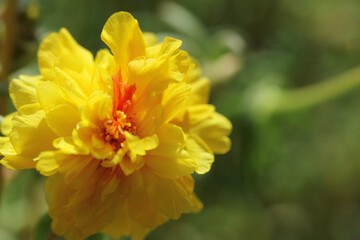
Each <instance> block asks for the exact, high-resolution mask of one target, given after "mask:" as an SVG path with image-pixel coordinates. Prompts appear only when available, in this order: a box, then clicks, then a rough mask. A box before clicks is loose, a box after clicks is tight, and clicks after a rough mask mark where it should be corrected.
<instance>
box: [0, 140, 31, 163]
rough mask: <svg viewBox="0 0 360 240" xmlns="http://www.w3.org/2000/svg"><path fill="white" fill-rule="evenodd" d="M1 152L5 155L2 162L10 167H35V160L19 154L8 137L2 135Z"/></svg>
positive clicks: (0, 141) (0, 161)
mask: <svg viewBox="0 0 360 240" xmlns="http://www.w3.org/2000/svg"><path fill="white" fill-rule="evenodd" d="M0 154H1V155H3V156H4V157H3V158H2V159H1V160H0V163H1V164H3V165H5V166H6V167H7V168H10V169H27V168H34V167H35V162H34V161H33V160H32V159H31V158H28V157H25V156H22V155H20V154H18V153H17V152H16V151H15V149H14V147H13V146H12V144H11V143H10V140H9V138H8V137H0Z"/></svg>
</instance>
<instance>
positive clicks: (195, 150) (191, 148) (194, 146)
mask: <svg viewBox="0 0 360 240" xmlns="http://www.w3.org/2000/svg"><path fill="white" fill-rule="evenodd" d="M186 144H187V151H188V152H189V154H190V156H191V157H192V158H193V159H194V161H195V162H196V164H197V165H198V167H197V169H196V170H195V171H196V172H197V173H199V174H204V173H207V172H208V171H210V168H211V165H212V163H213V162H214V154H213V153H212V151H211V150H210V149H209V147H208V146H207V145H206V143H205V142H204V141H203V140H201V138H199V137H198V136H196V135H192V136H189V137H188V138H187V140H186Z"/></svg>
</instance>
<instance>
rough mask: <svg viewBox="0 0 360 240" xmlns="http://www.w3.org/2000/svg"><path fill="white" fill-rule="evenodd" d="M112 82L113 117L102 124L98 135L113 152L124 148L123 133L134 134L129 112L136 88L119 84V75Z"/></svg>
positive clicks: (131, 115) (131, 117) (132, 118)
mask: <svg viewBox="0 0 360 240" xmlns="http://www.w3.org/2000/svg"><path fill="white" fill-rule="evenodd" d="M119 73H120V71H119ZM112 80H113V87H114V95H113V114H112V115H113V116H112V119H109V120H107V121H106V122H105V123H104V128H103V129H101V130H100V135H101V136H102V137H103V138H104V140H105V141H106V142H109V143H110V144H111V145H112V147H113V149H114V151H117V150H119V149H120V148H123V147H124V145H123V142H124V141H125V131H127V132H129V133H131V134H133V135H135V134H136V126H135V124H134V114H133V113H132V112H131V108H132V99H133V95H134V93H135V90H136V87H135V85H131V86H128V85H126V84H124V83H123V82H121V80H122V79H121V74H118V78H116V77H115V76H113V77H112Z"/></svg>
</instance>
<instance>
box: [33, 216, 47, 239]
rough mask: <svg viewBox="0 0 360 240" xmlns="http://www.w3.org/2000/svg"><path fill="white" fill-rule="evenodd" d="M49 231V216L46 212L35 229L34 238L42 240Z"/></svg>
mask: <svg viewBox="0 0 360 240" xmlns="http://www.w3.org/2000/svg"><path fill="white" fill-rule="evenodd" d="M50 233H51V218H50V216H49V215H48V214H47V213H46V214H45V215H44V216H43V217H42V218H41V219H40V221H39V223H38V225H37V226H36V229H35V234H34V240H44V239H46V238H47V236H49V234H50Z"/></svg>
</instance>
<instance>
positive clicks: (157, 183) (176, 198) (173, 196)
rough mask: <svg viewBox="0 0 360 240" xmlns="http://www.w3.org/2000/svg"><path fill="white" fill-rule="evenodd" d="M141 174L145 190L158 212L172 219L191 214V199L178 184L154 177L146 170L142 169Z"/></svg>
mask: <svg viewBox="0 0 360 240" xmlns="http://www.w3.org/2000/svg"><path fill="white" fill-rule="evenodd" d="M142 174H143V178H144V183H145V189H146V191H147V193H148V195H149V197H150V199H151V201H152V203H153V204H154V206H155V208H156V209H157V210H158V211H159V212H161V213H162V214H164V215H165V216H167V217H169V218H172V219H177V218H179V217H180V215H181V214H183V213H189V212H191V209H192V202H191V199H190V197H189V194H188V192H187V190H186V189H185V188H184V187H183V186H182V185H181V184H180V183H179V182H177V181H176V180H170V179H166V178H162V177H159V176H156V175H155V174H153V173H152V172H151V171H150V170H149V169H146V168H143V169H142Z"/></svg>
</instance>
